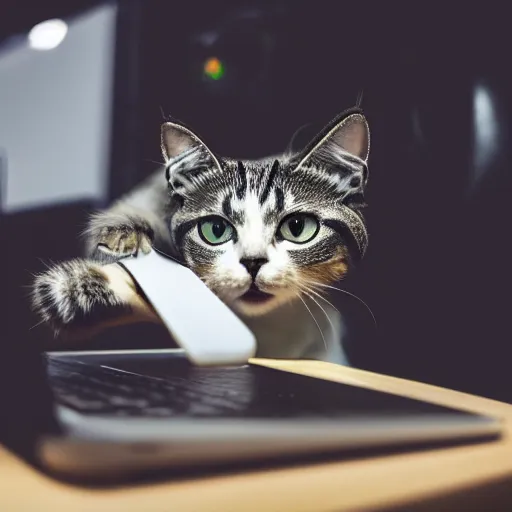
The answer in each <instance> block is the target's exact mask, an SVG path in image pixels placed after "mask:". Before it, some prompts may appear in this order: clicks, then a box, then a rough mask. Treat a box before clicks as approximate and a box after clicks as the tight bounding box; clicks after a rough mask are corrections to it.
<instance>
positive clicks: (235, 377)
mask: <svg viewBox="0 0 512 512" xmlns="http://www.w3.org/2000/svg"><path fill="white" fill-rule="evenodd" d="M47 361H48V365H47V372H48V375H49V382H50V385H51V387H52V389H53V392H54V394H55V398H56V400H57V402H58V403H60V404H62V405H65V406H67V407H70V408H72V409H75V410H77V411H79V412H81V413H83V414H94V415H109V416H111V415H115V416H138V417H156V418H158V417H162V418H165V417H176V416H184V417H190V416H193V417H209V418H212V417H217V418H233V417H244V418H248V417H252V418H280V419H284V418H294V419H298V418H319V417H323V418H338V419H342V418H350V417H354V416H356V417H357V418H359V419H360V418H361V417H363V416H366V417H368V418H375V415H378V417H379V418H381V419H382V418H383V417H392V418H397V417H402V418H406V417H410V416H412V417H416V418H417V417H418V416H421V415H430V414H449V415H454V414H455V415H463V416H464V415H467V413H464V412H460V411H459V412H456V411H451V410H450V409H445V408H443V407H439V406H436V405H433V404H428V403H423V402H418V401H416V400H411V399H406V398H403V397H399V396H394V395H389V394H387V393H380V392H377V391H371V390H367V389H364V388H359V387H355V386H349V385H346V384H340V383H333V382H329V381H326V380H321V379H313V378H310V377H305V376H302V375H294V374H292V373H287V372H282V371H277V370H272V369H270V368H264V367H261V366H257V365H246V366H244V367H238V368H201V367H196V366H193V365H191V364H190V363H189V362H188V361H187V360H186V359H185V358H184V357H149V356H148V357H146V358H145V359H144V358H142V357H139V358H129V357H128V358H125V359H122V358H121V359H120V358H115V359H113V360H111V361H109V362H106V361H105V359H102V362H101V363H99V362H97V363H92V362H88V363H86V362H83V361H81V360H80V359H79V358H78V357H77V358H71V357H69V358H68V357H54V356H48V357H47ZM109 364H111V365H112V367H110V366H108V365H109Z"/></svg>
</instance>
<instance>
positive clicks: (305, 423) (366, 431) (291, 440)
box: [0, 333, 501, 483]
mask: <svg viewBox="0 0 512 512" xmlns="http://www.w3.org/2000/svg"><path fill="white" fill-rule="evenodd" d="M6 341H8V343H6ZM2 351H3V353H2V357H1V358H0V369H1V371H0V380H1V383H0V384H1V386H0V397H1V400H2V420H1V421H0V434H1V439H2V442H3V443H5V444H6V445H7V446H8V447H9V448H10V449H12V450H14V451H16V452H17V453H19V454H20V455H21V456H23V457H25V458H26V459H27V460H29V461H30V462H31V463H33V464H35V465H36V466H38V467H39V468H41V469H42V470H44V471H46V472H48V473H50V474H52V475H54V476H56V477H59V478H62V479H66V480H69V479H71V480H78V481H84V482H98V483H101V482H112V481H122V480H126V479H133V478H137V477H139V476H142V475H145V474H146V473H148V472H151V473H154V472H155V471H162V470H169V469H174V470H177V471H178V472H179V473H180V474H181V473H182V472H184V471H187V470H197V469H199V470H201V471H203V470H205V469H206V470H208V471H211V470H213V469H215V468H221V467H224V466H232V465H235V466H237V465H239V464H242V465H246V464H250V465H254V464H261V463H265V464H268V463H269V462H274V463H279V464H282V463H286V462H287V461H291V460H297V459H298V460H302V459H309V458H310V457H314V458H316V457H322V458H323V457H354V456H358V455H359V454H362V453H364V454H366V455H367V454H368V453H370V454H378V453H384V452H389V451H396V450H415V449H420V448H425V447H430V446H438V445H440V444H441V445H454V444H460V443H475V442H492V441H493V440H495V439H497V438H499V436H500V435H501V425H500V421H499V419H497V418H489V417H485V416H480V415H476V414H472V413H468V412H465V411H459V410H455V409H450V408H445V407H439V406H436V405H432V404H429V403H424V402H420V401H416V400H411V399H407V398H402V397H398V396H395V395H391V394H388V393H383V392H377V391H372V390H368V389H363V388H360V387H356V386H352V385H346V384H340V383H335V382H331V381H326V380H321V379H316V378H312V377H307V376H302V375H297V374H293V373H289V372H285V371H280V370H276V369H273V368H270V367H265V366H264V361H258V360H251V361H250V362H249V363H248V364H244V365H240V366H227V367H218V366H217V367H201V366H197V365H194V364H192V363H191V362H190V361H189V359H188V358H187V357H186V355H185V353H184V352H183V351H182V350H167V349H159V350H140V351H139V350H131V351H104V352H51V353H40V352H39V351H38V350H37V335H35V334H33V333H30V334H28V335H26V334H25V333H23V335H19V336H18V337H17V339H16V337H14V336H10V339H9V340H4V343H3V349H2Z"/></svg>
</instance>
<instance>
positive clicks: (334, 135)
mask: <svg viewBox="0 0 512 512" xmlns="http://www.w3.org/2000/svg"><path fill="white" fill-rule="evenodd" d="M369 153H370V129H369V127H368V123H367V121H366V118H365V116H364V115H363V113H362V111H361V110H360V109H351V110H350V111H347V112H344V113H343V114H340V115H339V116H337V117H336V118H335V119H333V120H332V121H331V122H330V123H329V124H328V125H327V126H326V127H325V128H324V129H323V130H322V131H321V132H320V133H319V134H318V135H317V136H316V137H315V138H314V139H313V140H312V141H311V143H310V144H308V146H307V147H306V149H305V150H304V151H303V152H302V153H301V156H300V161H299V164H298V166H297V168H299V167H301V166H304V165H317V166H319V167H325V168H327V169H330V170H333V171H334V170H335V169H336V168H339V169H340V170H344V171H346V173H342V174H346V175H347V177H348V176H350V178H349V179H348V182H350V181H351V180H352V182H353V183H355V181H354V180H353V179H352V178H354V177H355V176H356V175H359V174H360V175H361V178H362V179H361V184H362V185H364V183H366V179H367V161H368V155H369Z"/></svg>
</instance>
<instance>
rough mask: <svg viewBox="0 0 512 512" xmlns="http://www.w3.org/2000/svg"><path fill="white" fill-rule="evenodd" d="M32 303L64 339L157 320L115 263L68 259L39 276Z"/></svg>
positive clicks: (43, 318) (35, 284)
mask: <svg viewBox="0 0 512 512" xmlns="http://www.w3.org/2000/svg"><path fill="white" fill-rule="evenodd" d="M32 304H33V308H34V310H35V311H36V312H37V313H38V315H39V316H40V318H41V319H42V320H43V322H45V323H47V324H49V326H50V327H51V328H52V329H53V331H54V332H55V334H56V335H62V336H63V337H64V339H66V338H70V339H80V338H83V337H87V336H91V335H93V334H96V333H97V332H99V331H101V330H103V329H105V328H106V327H113V326H116V325H122V324H127V323H134V322H141V321H150V322H158V321H159V320H158V317H157V315H156V313H155V312H154V311H153V309H152V308H151V306H149V305H148V303H147V302H146V301H145V300H144V299H143V298H142V296H141V295H139V293H138V292H137V288H136V285H135V283H134V282H133V280H132V279H131V277H130V276H129V274H128V273H127V272H125V271H124V270H123V269H122V268H121V267H120V266H118V265H106V266H101V265H100V264H98V263H96V262H93V261H88V260H80V259H76V260H71V261H68V262H65V263H61V264H59V265H56V266H55V267H53V268H51V269H50V270H48V271H47V272H45V273H43V274H41V275H39V276H38V277H37V278H36V280H35V283H34V288H33V293H32Z"/></svg>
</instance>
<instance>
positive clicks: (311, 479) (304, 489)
mask: <svg viewBox="0 0 512 512" xmlns="http://www.w3.org/2000/svg"><path fill="white" fill-rule="evenodd" d="M253 362H256V363H258V364H263V365H267V366H272V367H275V368H280V369H283V370H287V371H292V372H296V373H302V374H306V375H311V376H315V377H320V378H324V379H329V380H334V381H339V382H345V383H347V384H356V385H359V386H364V387H368V388H375V389H380V390H383V391H388V392H391V393H395V394H397V395H403V396H408V397H411V398H419V399H424V400H428V401H430V402H433V403H437V404H440V405H447V406H457V407H459V408H464V409H467V410H470V411H475V412H480V413H484V414H489V415H495V416H500V417H502V418H503V419H504V420H505V423H506V434H505V436H504V438H503V439H502V440H501V441H497V442H492V443H486V444H481V445H473V446H466V447H455V448H448V449H446V448H445V449H437V450H430V451H425V452H419V453H408V454H400V455H392V456H385V457H376V458H370V459H364V460H352V461H345V462H332V461H331V462H327V463H321V464H318V463H317V464H311V465H302V466H294V467H280V468H276V469H270V470H268V469H267V470H265V471H251V472H244V473H237V474H227V475H226V474H225V475H221V476H211V477H207V478H201V479H191V480H184V481H175V482H173V481H170V480H169V481H166V482H159V483H150V484H144V485H136V486H132V487H126V488H118V489H102V490H90V489H84V488H80V487H73V486H70V485H65V484H62V483H59V482H57V481H54V480H52V479H50V478H48V477H46V476H44V475H42V474H40V473H38V472H36V471H35V470H34V469H32V468H31V467H29V466H27V465H26V464H25V463H24V462H22V461H20V460H18V459H17V458H16V457H15V456H13V455H11V454H10V453H9V452H7V451H6V450H4V449H3V448H1V447H0V475H1V478H0V509H1V510H5V511H9V512H15V511H22V510H23V511H26V510H36V509H37V510H45V511H47V510H48V511H51V512H61V511H66V512H67V511H70V512H71V511H73V512H81V511H84V512H85V511H87V512H89V511H91V510H94V511H95V512H103V511H105V512H112V511H114V510H115V511H117V510H119V511H121V510H122V511H123V512H124V511H126V512H131V511H137V512H140V511H142V510H144V511H168V510H171V509H172V510H176V511H179V512H186V511H194V512H199V511H200V512H203V511H205V512H206V511H222V512H229V511H232V510H234V511H242V512H250V511H255V512H260V511H262V510H264V511H265V512H271V511H274V510H276V511H280V512H282V511H288V510H289V511H315V512H321V511H324V510H325V511H327V510H329V511H332V510H337V511H339V510H370V509H371V510H375V509H379V510H380V509H386V508H390V507H393V509H394V510H396V508H397V507H404V510H407V511H409V510H430V509H432V510H436V511H438V510H465V511H469V510H483V509H487V508H488V507H486V506H485V504H487V505H488V502H486V501H485V500H486V499H488V497H489V495H490V494H491V493H492V496H493V499H497V498H498V497H499V499H500V503H501V504H500V506H499V507H500V508H498V505H497V504H495V506H493V510H498V509H499V510H503V509H505V510H512V439H511V437H510V434H512V405H507V404H503V403H500V402H495V401H493V400H488V399H484V398H479V397H475V396H471V395H466V394H464V393H458V392H455V391H451V390H446V389H442V388H436V387H433V386H428V385H425V384H420V383H416V382H410V381H405V380H401V379H396V378H393V377H388V376H383V375H376V374H372V373H369V372H364V371H360V370H354V369H352V368H345V367H340V366H337V365H333V364H328V363H321V362H310V361H274V360H254V361H253ZM420 502H421V503H422V504H421V505H420ZM505 502H506V503H507V504H508V505H505ZM413 505H414V508H412V506H413ZM461 507H462V508H461ZM482 507H483V508H482ZM501 507H503V508H501Z"/></svg>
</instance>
